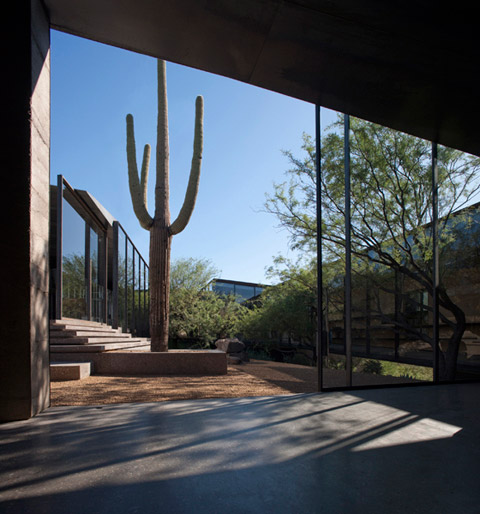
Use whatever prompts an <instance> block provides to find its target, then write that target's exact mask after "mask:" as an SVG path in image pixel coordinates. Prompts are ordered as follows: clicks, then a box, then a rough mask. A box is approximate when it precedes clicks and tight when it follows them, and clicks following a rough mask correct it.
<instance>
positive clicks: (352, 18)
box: [45, 0, 480, 155]
mask: <svg viewBox="0 0 480 514" xmlns="http://www.w3.org/2000/svg"><path fill="white" fill-rule="evenodd" d="M45 4H46V7H47V9H48V11H49V14H50V20H51V26H52V27H53V28H55V29H58V30H61V31H65V32H69V33H71V34H75V35H78V36H82V37H85V38H89V39H92V40H95V41H99V42H102V43H107V44H111V45H114V46H118V47H121V48H125V49H128V50H133V51H135V52H140V53H143V54H147V55H151V56H154V57H161V58H164V59H166V60H168V61H172V62H176V63H180V64H184V65H187V66H191V67H194V68H197V69H201V70H205V71H208V72H212V73H216V74H219V75H223V76H226V77H230V78H233V79H237V80H240V81H242V82H246V83H248V84H253V85H255V86H260V87H262V88H266V89H269V90H271V91H276V92H278V93H283V94H285V95H289V96H292V97H295V98H298V99H301V100H305V101H307V102H311V103H319V104H321V105H322V106H325V107H328V108H331V109H335V110H338V111H341V112H346V113H349V114H352V115H354V116H358V117H361V118H364V119H367V120H370V121H374V122H377V123H380V124H382V125H386V126H388V127H392V128H395V129H398V130H402V131H404V132H407V133H410V134H414V135H416V136H419V137H422V138H425V139H429V140H433V141H437V142H438V143H441V144H445V145H448V146H451V147H454V148H458V149H461V150H464V151H467V152H470V153H473V154H476V155H480V128H479V125H478V123H477V117H476V116H475V115H474V113H475V112H477V111H476V109H477V108H478V107H477V106H478V101H477V86H478V80H477V76H478V74H477V66H478V63H479V53H480V47H479V44H478V35H477V34H478V29H477V24H478V22H477V17H476V14H477V13H476V6H475V4H474V3H472V2H468V4H467V2H463V1H457V2H453V3H450V4H449V5H448V8H440V7H438V8H435V9H433V8H432V2H427V1H425V0H415V1H412V0H405V1H401V2H400V1H398V0H388V1H383V2H380V1H374V0H367V1H360V0H337V1H327V0H323V1H322V0H317V1H315V0H296V1H289V0H283V1H281V0H216V1H212V0H68V1H66V0H45ZM439 5H440V4H439ZM285 123H288V120H285Z"/></svg>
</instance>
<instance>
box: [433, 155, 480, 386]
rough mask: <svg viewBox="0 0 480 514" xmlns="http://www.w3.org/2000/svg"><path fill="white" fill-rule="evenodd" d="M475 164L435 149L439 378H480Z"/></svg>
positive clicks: (478, 171) (478, 168)
mask: <svg viewBox="0 0 480 514" xmlns="http://www.w3.org/2000/svg"><path fill="white" fill-rule="evenodd" d="M479 179H480V162H479V159H478V157H473V156H470V155H467V154H462V153H461V152H459V151H457V150H453V149H451V148H446V147H439V148H438V203H439V213H438V235H439V237H438V247H439V271H440V273H439V274H440V286H439V295H438V296H439V311H440V312H439V316H440V326H439V344H440V352H439V379H440V380H462V379H468V378H479V377H480V324H479V323H478V321H479V319H480V317H479V313H480V204H479V203H478V200H479V184H480V182H479Z"/></svg>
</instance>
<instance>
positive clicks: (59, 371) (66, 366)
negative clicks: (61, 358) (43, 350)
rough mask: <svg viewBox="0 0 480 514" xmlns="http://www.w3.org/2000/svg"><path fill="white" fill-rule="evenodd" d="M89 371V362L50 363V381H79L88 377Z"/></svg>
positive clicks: (90, 369)
mask: <svg viewBox="0 0 480 514" xmlns="http://www.w3.org/2000/svg"><path fill="white" fill-rule="evenodd" d="M91 371H92V366H91V363H90V362H51V363H50V380H51V381H63V380H81V379H82V378H86V377H88V376H90V373H91Z"/></svg>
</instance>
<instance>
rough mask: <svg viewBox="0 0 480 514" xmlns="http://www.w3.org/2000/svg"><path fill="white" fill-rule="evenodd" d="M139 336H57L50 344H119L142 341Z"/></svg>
mask: <svg viewBox="0 0 480 514" xmlns="http://www.w3.org/2000/svg"><path fill="white" fill-rule="evenodd" d="M140 340H141V339H140V338H139V337H136V338H133V337H131V336H129V337H96V336H95V337H56V338H54V339H51V340H50V346H52V345H53V346H57V345H59V344H61V345H63V344H77V345H81V344H96V343H101V344H118V343H130V342H135V341H140Z"/></svg>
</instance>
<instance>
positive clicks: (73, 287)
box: [62, 195, 87, 319]
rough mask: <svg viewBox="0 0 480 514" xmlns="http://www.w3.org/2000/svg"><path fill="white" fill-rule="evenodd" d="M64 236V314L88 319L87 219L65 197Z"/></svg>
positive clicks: (68, 316)
mask: <svg viewBox="0 0 480 514" xmlns="http://www.w3.org/2000/svg"><path fill="white" fill-rule="evenodd" d="M65 196H67V195H65ZM62 237H63V259H62V265H63V272H62V280H63V295H62V296H63V298H62V316H63V317H67V318H78V319H86V317H87V308H86V297H85V293H86V290H85V287H86V281H85V272H86V270H85V220H84V219H83V218H82V217H81V216H80V214H78V212H77V211H76V210H75V209H74V208H73V207H72V206H71V205H70V203H69V202H68V201H67V199H66V198H65V197H64V199H63V235H62Z"/></svg>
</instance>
